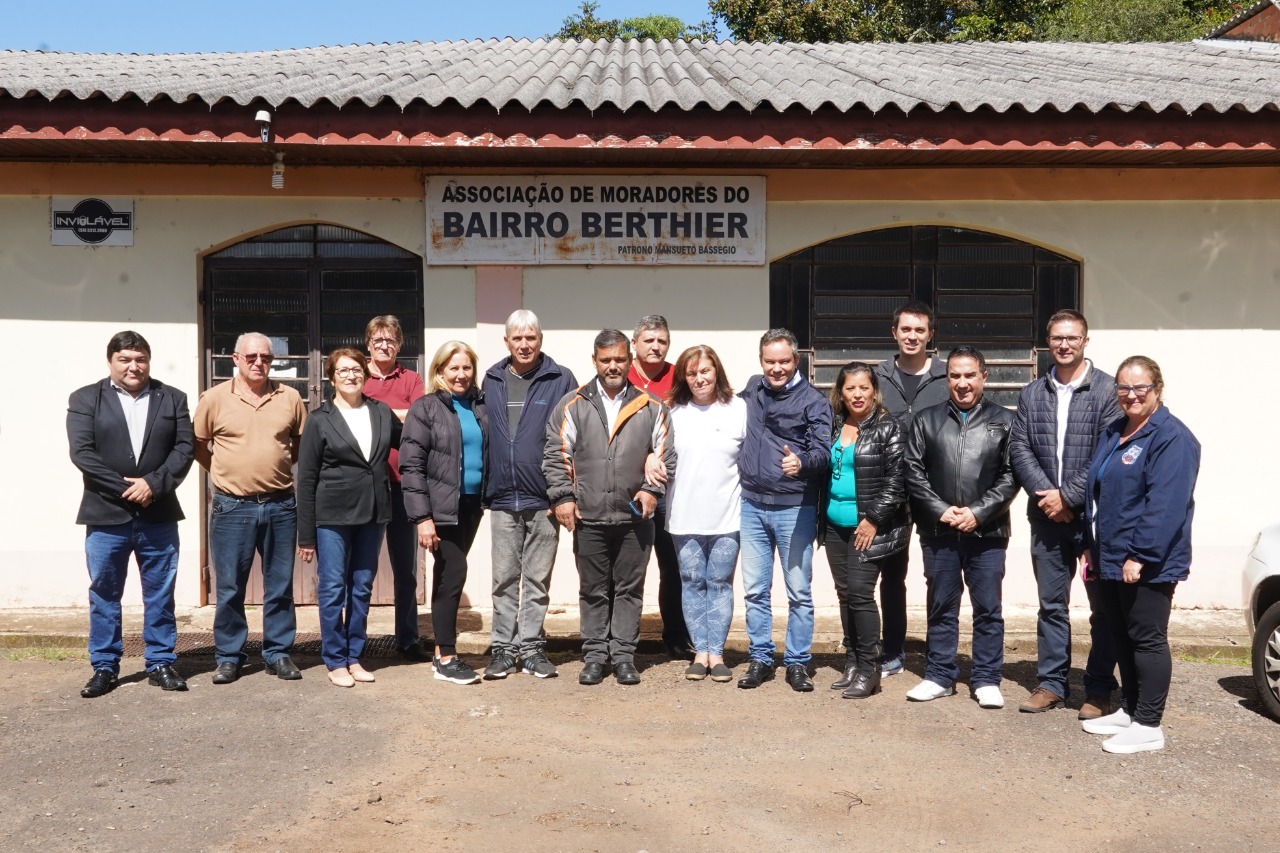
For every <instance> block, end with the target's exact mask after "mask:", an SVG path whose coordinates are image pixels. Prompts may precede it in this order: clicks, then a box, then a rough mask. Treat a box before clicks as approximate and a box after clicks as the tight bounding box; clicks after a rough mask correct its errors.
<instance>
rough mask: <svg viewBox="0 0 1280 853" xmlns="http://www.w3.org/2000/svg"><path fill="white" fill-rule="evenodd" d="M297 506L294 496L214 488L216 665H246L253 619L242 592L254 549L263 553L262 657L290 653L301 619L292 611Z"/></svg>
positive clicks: (272, 660) (212, 554)
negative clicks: (265, 496)
mask: <svg viewBox="0 0 1280 853" xmlns="http://www.w3.org/2000/svg"><path fill="white" fill-rule="evenodd" d="M297 541H298V504H297V501H296V500H294V498H293V496H292V495H290V496H288V497H283V498H277V499H274V500H266V501H263V502H261V503H260V502H258V501H256V500H254V499H252V498H235V497H231V496H229V495H223V494H219V493H217V492H214V495H213V519H212V520H211V521H210V523H209V555H210V558H211V559H212V560H213V570H214V574H215V575H216V577H217V588H218V590H217V591H218V606H217V610H216V611H215V612H214V616H213V643H214V647H215V648H216V650H217V661H218V663H234V664H237V665H238V664H243V663H244V662H245V654H244V644H245V641H246V640H247V639H248V638H249V623H248V621H247V620H246V619H245V615H244V596H245V592H246V591H247V587H248V585H249V570H250V569H251V568H252V567H253V555H254V552H255V551H256V552H257V553H259V554H261V555H262V659H263V660H265V661H266V662H267V663H275V662H276V661H277V660H279V659H280V658H282V657H284V656H285V655H287V654H288V653H289V647H290V646H292V645H293V638H294V634H295V632H296V630H297V621H296V619H295V617H294V612H293V555H294V548H295V547H296V546H297Z"/></svg>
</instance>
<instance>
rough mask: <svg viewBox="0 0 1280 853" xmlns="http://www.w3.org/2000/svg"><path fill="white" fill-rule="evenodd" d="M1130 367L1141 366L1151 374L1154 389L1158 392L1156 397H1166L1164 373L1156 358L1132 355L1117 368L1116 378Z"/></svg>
mask: <svg viewBox="0 0 1280 853" xmlns="http://www.w3.org/2000/svg"><path fill="white" fill-rule="evenodd" d="M1130 367H1141V368H1142V369H1143V370H1145V371H1147V373H1150V374H1151V382H1152V384H1153V385H1155V386H1156V387H1155V388H1153V389H1152V390H1153V391H1155V392H1156V398H1157V399H1161V400H1163V398H1164V374H1163V373H1161V372H1160V365H1158V364H1156V360H1155V359H1154V358H1148V357H1147V356H1145V355H1131V356H1129V357H1128V358H1126V359H1125V360H1124V361H1122V362H1120V366H1119V367H1117V368H1116V378H1117V380H1118V379H1119V377H1120V371H1122V370H1127V369H1129V368H1130Z"/></svg>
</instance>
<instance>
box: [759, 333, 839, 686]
mask: <svg viewBox="0 0 1280 853" xmlns="http://www.w3.org/2000/svg"><path fill="white" fill-rule="evenodd" d="M798 349H799V345H798V343H797V341H796V336H795V335H793V334H791V332H789V331H787V330H786V329H770V330H769V331H767V332H765V333H764V336H763V337H762V338H761V339H760V366H761V367H762V368H763V369H764V374H763V375H762V376H753V377H751V379H749V380H748V381H747V384H746V386H745V387H744V388H743V390H742V393H741V394H740V395H739V396H740V397H742V398H743V399H744V400H746V403H747V437H746V440H745V441H743V443H742V450H741V452H740V454H739V456H738V469H739V472H740V474H741V476H742V585H743V587H744V588H745V605H746V611H747V639H748V641H749V643H750V649H749V655H750V657H751V660H750V662H749V663H748V664H747V673H746V675H744V676H743V677H742V678H740V679H739V680H738V686H739V687H741V688H744V689H751V688H755V687H759V686H760V684H761V683H762V682H764V681H766V680H768V679H769V678H771V677H772V676H773V652H774V644H773V609H772V606H771V604H770V600H769V590H770V587H772V586H773V555H774V551H775V550H776V551H777V553H778V557H779V559H780V560H781V561H782V577H783V580H784V581H785V583H786V587H787V639H786V643H787V648H786V651H785V653H784V654H783V658H782V662H783V663H784V664H785V665H786V667H787V683H788V684H790V685H791V689H792V690H795V691H797V692H800V693H808V692H809V691H811V690H813V681H812V679H810V677H809V662H810V661H811V660H812V655H811V654H810V653H809V650H810V648H811V647H812V646H813V595H812V593H811V591H810V584H811V582H812V580H813V540H814V537H815V536H816V535H817V530H818V527H817V524H818V492H819V490H820V488H821V485H822V483H823V481H824V480H825V479H826V477H827V476H828V472H829V471H830V467H831V462H830V459H831V404H830V403H829V402H828V401H827V398H826V396H825V395H824V394H823V393H822V392H821V391H819V390H818V389H816V388H814V387H813V386H812V385H810V384H809V381H808V380H807V379H805V378H804V376H802V375H801V374H800V371H799V367H800V357H799V352H798Z"/></svg>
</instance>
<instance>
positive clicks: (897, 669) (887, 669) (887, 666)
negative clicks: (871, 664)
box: [880, 655, 907, 678]
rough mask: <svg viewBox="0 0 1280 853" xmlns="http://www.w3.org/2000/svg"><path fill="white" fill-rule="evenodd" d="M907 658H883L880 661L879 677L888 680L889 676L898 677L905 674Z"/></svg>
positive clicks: (898, 656) (904, 656) (903, 656)
mask: <svg viewBox="0 0 1280 853" xmlns="http://www.w3.org/2000/svg"><path fill="white" fill-rule="evenodd" d="M906 667H907V656H906V655H895V656H894V657H891V658H885V659H884V660H882V661H880V677H881V678H888V677H889V676H891V675H898V674H899V673H903V672H906Z"/></svg>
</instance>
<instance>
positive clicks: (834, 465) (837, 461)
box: [831, 444, 845, 480]
mask: <svg viewBox="0 0 1280 853" xmlns="http://www.w3.org/2000/svg"><path fill="white" fill-rule="evenodd" d="M844 448H845V446H844V445H843V444H837V445H836V452H835V454H834V455H833V456H832V458H831V479H832V480H839V479H840V471H841V470H842V469H843V468H844Z"/></svg>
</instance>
